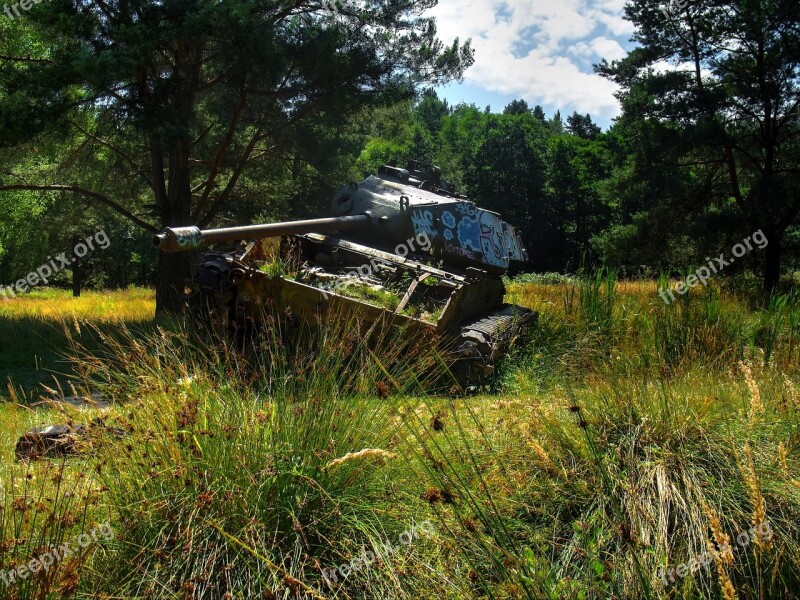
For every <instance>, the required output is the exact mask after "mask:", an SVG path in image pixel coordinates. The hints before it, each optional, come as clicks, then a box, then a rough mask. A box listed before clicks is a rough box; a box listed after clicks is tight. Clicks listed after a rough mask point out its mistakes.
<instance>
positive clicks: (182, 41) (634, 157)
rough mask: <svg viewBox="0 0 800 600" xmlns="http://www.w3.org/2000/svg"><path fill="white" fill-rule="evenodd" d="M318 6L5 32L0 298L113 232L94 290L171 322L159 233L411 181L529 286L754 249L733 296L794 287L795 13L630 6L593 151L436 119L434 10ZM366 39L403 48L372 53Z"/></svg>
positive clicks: (456, 69)
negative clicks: (507, 229) (524, 252)
mask: <svg viewBox="0 0 800 600" xmlns="http://www.w3.org/2000/svg"><path fill="white" fill-rule="evenodd" d="M410 4H413V5H414V6H410ZM312 5H313V3H305V2H302V1H300V2H296V3H293V4H292V7H293V8H287V6H288V4H286V3H281V2H274V1H271V0H263V1H262V2H259V3H254V4H253V5H252V6H250V5H248V6H250V7H249V8H248V9H246V10H245V9H242V10H243V11H244V12H241V11H239V9H234V8H230V7H228V8H226V7H223V6H221V5H216V4H213V3H209V4H207V5H206V4H205V3H203V2H198V3H197V4H196V6H195V5H193V8H192V9H191V10H192V11H194V12H191V11H190V12H180V11H177V12H176V11H172V10H171V9H170V6H171V4H170V3H166V4H163V5H162V4H155V3H152V2H149V1H147V0H140V1H139V2H137V3H135V4H134V5H131V6H129V5H122V4H119V5H118V4H117V3H112V4H109V5H106V4H103V5H98V6H99V7H100V8H98V7H97V6H94V5H91V6H88V5H87V6H84V5H82V4H81V5H78V6H76V7H74V9H73V10H71V11H66V12H64V11H63V10H62V9H63V7H61V8H59V10H60V11H61V12H60V13H59V14H60V17H59V18H57V19H56V18H55V16H54V15H55V14H56V13H55V12H54V11H55V10H56V9H55V8H53V7H52V6H46V5H45V4H42V5H41V6H37V7H34V9H33V10H31V12H30V14H29V15H27V18H26V19H25V20H24V22H21V21H17V22H14V23H13V24H10V23H8V22H0V29H2V30H3V31H2V33H3V34H4V37H2V38H0V159H2V165H3V166H2V170H1V171H0V282H7V283H10V282H12V281H14V280H15V279H17V278H19V277H23V276H25V275H26V274H27V273H28V272H30V271H31V270H33V269H35V268H36V267H37V266H38V265H40V264H42V263H43V262H45V261H46V260H47V257H48V256H51V255H54V254H58V253H60V252H62V251H65V250H67V249H69V248H71V247H72V244H73V240H74V238H75V236H83V237H86V236H88V235H90V234H92V233H94V232H96V231H99V230H101V229H104V230H105V231H106V232H107V233H108V235H109V236H110V238H111V240H112V245H111V247H110V248H109V249H108V250H106V251H103V252H101V253H93V254H92V255H91V256H89V257H87V259H86V260H85V261H84V269H85V270H86V271H87V277H88V278H89V280H90V281H91V282H92V283H94V284H96V285H103V286H124V285H127V284H130V283H140V284H152V283H154V282H155V283H156V284H157V287H158V289H159V303H160V306H161V307H162V308H168V307H169V306H170V303H171V302H173V301H174V300H175V298H174V296H173V295H171V294H170V293H169V290H170V286H172V288H171V289H172V290H173V291H174V290H175V289H177V284H176V283H175V282H177V281H180V280H181V276H182V273H183V272H184V270H185V268H186V264H185V262H184V261H185V258H183V257H178V258H175V259H169V260H174V261H176V262H174V263H167V262H166V261H167V259H165V258H164V257H163V256H162V257H158V256H157V255H156V253H155V252H154V251H153V250H152V249H150V248H149V243H148V238H149V236H150V234H151V233H152V231H154V230H157V229H159V228H160V227H162V226H164V225H180V224H189V223H200V224H202V225H205V226H221V225H226V224H234V223H247V222H255V221H264V220H275V219H282V218H297V217H308V216H315V215H319V214H324V213H325V212H326V211H327V208H328V206H327V205H328V200H329V198H330V197H331V195H332V194H333V192H334V191H335V189H336V188H338V187H339V186H341V185H342V184H343V183H345V182H347V181H351V180H358V179H359V178H361V177H363V176H364V175H365V174H367V173H369V172H373V171H374V170H375V169H376V168H377V166H378V165H380V164H382V163H388V162H395V163H397V164H400V165H403V164H404V163H405V161H406V160H408V159H410V158H417V159H422V160H426V161H431V162H434V163H436V164H438V165H439V166H441V167H442V169H443V171H444V174H445V177H446V178H447V179H448V180H451V181H452V182H454V183H455V184H456V186H457V187H458V188H459V189H460V190H461V191H462V192H464V193H466V194H467V195H469V196H470V197H471V198H473V199H474V200H475V201H477V202H478V203H479V204H480V205H481V206H484V207H487V208H490V209H492V210H496V211H498V212H500V213H502V214H503V215H504V216H506V217H507V219H508V220H509V221H511V222H512V223H514V224H516V225H518V226H519V227H520V229H521V230H522V233H523V236H524V238H525V240H526V243H527V245H528V248H529V253H530V255H531V265H530V269H531V270H533V271H569V270H575V269H577V268H579V267H580V266H582V265H583V266H589V267H592V266H597V265H606V266H610V267H615V268H621V269H624V271H623V273H628V274H634V273H656V272H661V271H673V272H674V271H682V270H686V269H688V268H690V267H692V265H698V264H700V263H703V262H706V261H707V259H706V257H709V256H719V255H720V253H723V252H729V250H730V248H731V247H732V246H733V245H734V244H735V243H737V242H738V241H740V240H742V239H743V238H745V237H747V236H748V235H750V234H752V233H753V232H755V231H757V230H762V231H763V233H764V234H765V236H766V237H767V239H768V240H769V246H768V247H767V248H766V249H764V250H759V251H757V252H752V253H749V254H748V255H747V256H746V257H744V258H743V259H742V260H740V261H737V263H736V265H735V266H731V267H730V268H729V269H730V270H729V272H730V273H735V272H737V271H739V270H743V269H752V270H753V271H755V272H758V273H761V274H763V277H764V283H765V286H766V287H767V288H771V287H773V286H774V285H776V283H777V282H778V278H779V276H780V275H781V274H784V275H786V274H787V273H788V272H790V271H791V269H792V268H794V267H795V264H796V259H797V255H796V250H797V246H798V241H799V238H800V236H799V235H798V228H797V225H798V215H799V214H800V177H798V174H800V152H798V150H800V116H799V115H798V107H799V106H800V91H799V89H800V87H799V86H798V73H800V42H798V40H800V36H798V35H797V34H798V31H799V28H800V25H799V23H800V17H798V11H797V9H796V5H795V4H794V3H793V2H791V1H788V0H786V1H773V0H771V1H770V2H767V1H756V2H747V3H741V2H719V1H711V0H697V1H696V2H693V3H691V4H690V5H688V6H686V7H685V8H683V9H680V10H677V9H676V10H675V12H674V13H673V12H669V11H667V12H664V11H663V10H661V8H662V7H661V4H660V3H658V2H656V1H654V0H636V1H635V2H630V3H629V4H628V6H627V8H626V15H627V18H628V19H630V20H631V21H632V22H633V23H634V24H635V25H636V31H637V33H636V35H635V37H634V40H635V41H636V42H637V43H638V44H639V45H638V47H637V48H636V49H635V50H633V51H632V52H631V53H630V55H629V56H628V57H627V58H625V59H623V60H621V61H617V62H615V63H613V64H607V63H605V62H603V63H602V64H601V65H598V67H597V69H598V72H599V73H600V74H601V75H603V76H606V77H608V78H611V79H613V80H614V81H615V82H616V83H618V84H619V86H620V90H621V91H620V94H619V98H620V101H621V103H622V107H623V114H622V116H621V117H620V118H619V119H617V120H616V121H615V122H614V124H613V126H612V127H611V128H610V129H609V130H608V131H605V132H603V131H601V130H600V128H599V127H598V126H597V125H595V123H594V122H593V119H592V117H591V116H590V115H581V114H578V113H573V114H572V115H570V116H568V117H567V118H566V119H562V116H561V114H560V113H556V114H552V115H546V114H545V112H544V111H543V110H542V108H541V107H540V106H534V107H533V108H531V107H530V106H529V105H528V104H527V103H526V101H525V100H523V99H520V100H516V101H514V102H511V103H510V104H509V105H508V106H506V107H505V108H504V109H503V110H502V111H501V112H498V111H497V110H495V111H493V110H491V108H490V107H486V108H485V109H482V108H480V107H476V106H471V105H458V106H449V105H448V104H447V103H446V102H444V101H442V100H441V99H440V98H439V97H438V96H437V94H436V93H435V92H434V91H433V89H434V88H433V87H431V86H435V85H438V84H441V83H443V82H446V81H449V80H452V79H457V78H459V77H460V76H461V75H462V73H463V72H464V70H465V69H466V68H468V67H469V65H470V64H471V62H472V54H471V52H472V50H471V48H470V45H469V44H468V43H467V44H460V43H459V41H458V40H456V41H455V42H454V43H453V44H452V45H450V46H445V45H443V44H442V43H441V42H439V40H438V39H437V38H436V30H435V24H434V23H433V22H432V20H427V19H421V20H420V19H416V18H414V17H412V16H411V15H414V14H415V10H417V9H422V8H424V7H426V6H429V5H431V2H430V1H429V0H418V1H417V2H414V3H408V2H400V1H399V0H398V1H388V0H384V1H381V2H377V1H376V2H370V3H367V4H366V7H365V8H363V9H358V10H356V9H353V12H352V13H350V14H348V13H346V12H345V13H344V14H341V13H340V14H335V15H332V14H328V13H325V12H324V11H323V12H322V13H320V12H319V10H318V8H313V6H315V5H313V6H312ZM309 7H311V8H309ZM173 8H174V7H173ZM184 8H186V7H184ZM98 11H99V12H98ZM315 11H316V12H315ZM254 19H255V21H254ZM220 22H221V23H224V24H225V26H226V27H227V28H228V29H229V30H230V31H222V29H223V28H221V27H220V26H219V24H220ZM153 23H159V27H158V28H156V29H153V27H152V24H153ZM212 23H213V24H215V25H217V26H216V27H214V28H209V27H210V24H212ZM254 23H255V24H254ZM367 23H371V24H372V25H374V26H376V27H378V28H379V29H378V30H376V31H379V30H380V28H381V27H383V28H386V27H388V28H391V29H393V30H394V31H395V33H396V34H397V36H399V37H397V38H396V39H395V38H391V37H390V36H388V37H387V36H382V35H379V33H376V34H375V35H374V36H366V37H365V36H363V35H362V30H363V28H364V27H365V26H366V24H367ZM73 29H74V31H73ZM132 30H135V31H136V32H137V36H134V35H133V34H132V33H131V31H132ZM198 31H200V32H202V33H200V34H198V33H197V32H198ZM370 31H371V29H370ZM267 33H268V34H269V35H268V36H267V38H265V37H264V36H265V35H266V34H267ZM387 40H388V41H387ZM412 40H413V41H414V42H415V44H416V46H413V48H415V49H411V48H412V46H409V44H408V42H409V41H412ZM244 42H246V43H244ZM187 44H188V46H187ZM248 44H249V45H248ZM220 52H229V54H228V55H226V56H227V58H226V60H225V61H221V62H220V61H219V55H220ZM182 61H183V62H182ZM333 63H335V67H336V68H335V69H334V68H333V66H334V65H333ZM321 64H322V65H324V66H323V68H320V65H321ZM665 64H671V65H672V67H671V68H664V65H665ZM266 65H269V66H266ZM334 71H335V73H336V76H335V77H334V76H332V73H333V72H334ZM495 108H498V107H495ZM69 278H70V272H69V270H65V271H63V272H61V273H59V274H58V275H57V276H56V277H55V281H56V282H58V281H59V280H60V281H62V282H66V281H68V280H69Z"/></svg>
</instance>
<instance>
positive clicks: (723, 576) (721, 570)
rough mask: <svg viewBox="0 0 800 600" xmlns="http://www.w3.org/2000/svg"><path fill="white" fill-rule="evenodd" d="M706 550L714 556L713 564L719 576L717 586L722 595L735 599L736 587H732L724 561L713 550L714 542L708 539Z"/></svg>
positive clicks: (726, 599) (726, 598) (731, 599)
mask: <svg viewBox="0 0 800 600" xmlns="http://www.w3.org/2000/svg"><path fill="white" fill-rule="evenodd" d="M708 550H709V552H710V553H711V556H713V557H714V566H716V568H717V577H718V578H719V587H720V589H721V590H722V597H723V598H724V599H725V600H736V597H737V596H736V589H735V588H734V587H733V582H732V581H731V578H730V577H728V572H727V571H726V570H725V562H724V560H722V558H721V557H720V555H719V553H718V552H715V551H714V544H713V543H712V542H711V540H709V541H708ZM731 559H732V557H731Z"/></svg>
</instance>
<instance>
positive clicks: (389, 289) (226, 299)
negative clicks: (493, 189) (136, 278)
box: [153, 161, 535, 386]
mask: <svg viewBox="0 0 800 600" xmlns="http://www.w3.org/2000/svg"><path fill="white" fill-rule="evenodd" d="M269 238H280V245H279V246H280V251H279V254H278V257H279V258H277V259H276V258H275V257H270V256H269V255H268V253H267V251H266V249H265V244H263V243H261V242H260V240H266V239H269ZM234 242H240V247H239V248H238V249H234V250H211V251H209V250H206V251H204V252H203V253H202V254H201V255H200V258H199V261H197V262H196V264H194V265H193V267H192V274H191V278H190V280H189V281H188V282H187V286H188V293H187V304H188V306H189V308H190V309H191V310H192V311H194V312H195V313H196V314H197V315H198V317H199V318H200V319H202V320H205V321H207V322H208V323H210V324H216V325H225V326H226V327H228V328H232V329H237V330H243V329H248V328H252V327H258V326H259V324H260V319H262V318H263V317H260V316H259V315H263V310H259V309H260V308H262V307H263V306H265V305H267V304H268V303H270V304H272V305H274V306H277V307H278V308H279V309H281V310H284V309H289V310H290V311H291V315H292V319H293V320H294V321H295V322H297V324H298V325H300V324H305V325H310V326H314V324H315V323H319V322H320V317H321V316H325V315H331V316H333V315H337V316H342V315H343V316H344V317H345V318H351V317H352V318H357V319H360V320H362V321H364V322H366V323H367V324H370V323H375V322H377V321H379V320H384V321H385V322H388V323H390V324H391V325H392V326H397V327H400V328H402V329H403V331H404V332H407V333H408V335H417V334H421V335H425V336H426V339H427V334H430V337H431V339H432V338H435V339H436V340H437V342H436V343H437V344H439V346H440V348H441V349H442V353H443V356H445V358H446V361H447V363H448V366H449V367H450V371H451V373H452V375H453V377H454V378H455V380H456V381H457V383H458V384H460V385H462V386H473V385H475V384H479V383H481V382H485V381H486V378H487V377H488V376H490V375H491V374H492V373H493V372H494V369H495V364H496V361H497V360H498V359H499V358H500V357H501V356H502V355H503V354H504V353H506V352H507V351H508V349H509V347H510V345H511V344H512V343H513V341H514V340H515V339H518V338H519V337H520V336H521V335H523V334H524V333H525V332H526V331H527V330H528V329H529V328H530V326H531V325H532V323H533V322H534V320H535V314H534V313H533V312H532V311H531V310H529V309H527V308H524V307H521V306H517V305H514V304H509V303H506V302H505V299H504V298H505V293H506V289H505V286H504V284H503V279H502V276H503V275H504V274H506V273H508V272H509V271H510V270H511V269H516V268H519V267H520V265H523V264H524V263H525V262H527V260H528V255H527V252H526V250H525V247H524V245H523V243H522V240H521V238H520V236H519V234H518V233H517V231H516V230H515V228H514V227H513V226H512V225H510V224H509V223H507V222H506V221H504V220H503V219H502V218H501V217H500V215H498V214H497V213H494V212H492V211H489V210H486V209H483V208H480V207H478V206H476V204H475V203H474V202H471V201H470V200H468V199H467V198H466V197H464V196H462V195H460V194H458V193H457V192H456V191H455V189H454V187H453V186H452V185H451V184H449V183H448V182H446V181H444V180H443V179H442V176H441V170H440V169H439V168H438V167H435V166H432V165H426V164H424V163H421V162H418V161H411V163H409V165H408V167H407V168H405V169H402V168H398V167H395V166H391V165H386V166H383V167H381V168H380V169H379V170H378V173H377V174H375V175H372V176H369V177H367V178H366V179H364V180H363V181H361V182H360V183H351V184H349V185H347V186H345V187H344V188H342V189H341V190H339V191H338V192H337V193H336V195H335V196H334V197H333V201H332V205H331V216H329V217H326V218H320V219H310V220H305V221H291V222H286V223H272V224H264V225H251V226H245V227H231V228H225V229H212V230H205V231H202V230H200V229H199V228H196V227H178V228H168V229H165V230H163V231H162V232H161V233H159V234H158V235H156V236H155V237H154V239H153V243H154V245H155V246H156V247H158V248H160V249H161V250H162V251H164V252H182V251H190V250H196V249H199V248H202V247H204V246H208V245H210V244H219V243H228V244H230V243H234ZM245 242H250V243H247V244H244V243H245Z"/></svg>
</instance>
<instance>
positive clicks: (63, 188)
mask: <svg viewBox="0 0 800 600" xmlns="http://www.w3.org/2000/svg"><path fill="white" fill-rule="evenodd" d="M14 190H29V191H39V192H71V193H73V194H78V195H81V196H86V197H87V198H91V199H92V200H95V201H97V202H99V203H100V204H104V205H105V206H108V207H109V208H111V209H113V210H115V211H116V212H118V213H119V214H121V215H122V216H123V217H125V218H126V219H128V220H130V221H132V222H134V223H135V224H136V225H138V226H139V227H141V228H142V229H144V230H146V231H149V232H150V233H158V229H156V228H155V227H153V226H152V225H150V223H147V222H146V221H143V220H142V219H140V218H139V217H137V216H136V215H134V214H133V213H132V212H130V211H128V210H126V209H125V208H124V207H122V206H120V205H119V204H117V203H116V202H114V201H113V200H111V199H110V198H108V197H106V196H104V195H102V194H98V193H97V192H93V191H91V190H87V189H85V188H82V187H79V186H77V185H58V184H50V185H31V184H17V185H0V192H6V191H14Z"/></svg>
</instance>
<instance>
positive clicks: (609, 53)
mask: <svg viewBox="0 0 800 600" xmlns="http://www.w3.org/2000/svg"><path fill="white" fill-rule="evenodd" d="M624 5H625V0H601V1H600V2H591V1H590V0H439V5H438V6H437V7H436V8H435V9H433V10H432V11H431V14H432V15H433V16H435V17H436V19H437V23H438V27H439V34H440V37H441V39H442V40H445V41H450V40H452V39H453V38H456V37H459V38H461V39H462V40H463V39H465V38H472V40H473V45H474V47H475V50H476V52H475V65H474V66H473V67H472V68H471V69H469V70H468V71H467V73H466V75H465V79H466V81H467V82H468V83H470V84H472V85H474V86H477V87H480V88H483V89H486V90H488V91H491V92H497V93H502V94H507V95H513V96H515V97H519V98H524V99H525V100H527V101H528V103H529V104H544V105H550V106H555V107H559V108H562V109H564V110H570V111H571V110H573V109H574V110H578V111H579V112H581V113H586V112H589V113H592V114H593V115H596V116H597V117H600V118H606V119H607V118H611V117H614V116H616V115H618V114H619V104H618V102H617V100H616V99H615V98H614V92H615V91H616V86H615V84H613V83H612V82H610V81H608V80H606V79H604V78H602V77H599V76H598V75H596V74H595V73H594V72H593V70H592V68H591V63H594V62H599V61H600V60H601V59H603V58H605V59H607V60H609V61H612V60H616V59H619V58H622V57H624V56H625V55H626V52H625V49H624V48H623V46H622V44H621V43H620V42H623V43H624V42H625V41H627V38H628V37H629V36H630V34H631V33H632V26H631V24H630V23H628V22H627V21H625V20H623V19H622V15H623V8H624Z"/></svg>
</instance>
